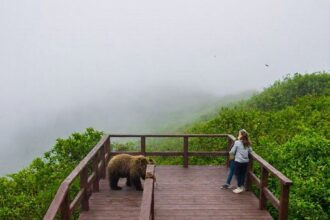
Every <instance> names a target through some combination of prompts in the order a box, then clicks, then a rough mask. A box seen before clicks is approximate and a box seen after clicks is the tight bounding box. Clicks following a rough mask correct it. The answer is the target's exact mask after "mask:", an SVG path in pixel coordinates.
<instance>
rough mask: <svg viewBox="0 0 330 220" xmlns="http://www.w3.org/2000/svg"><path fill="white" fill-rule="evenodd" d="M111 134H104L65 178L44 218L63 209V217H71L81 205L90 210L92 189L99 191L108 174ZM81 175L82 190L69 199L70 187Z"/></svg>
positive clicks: (53, 215) (52, 217)
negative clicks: (89, 170) (100, 181)
mask: <svg viewBox="0 0 330 220" xmlns="http://www.w3.org/2000/svg"><path fill="white" fill-rule="evenodd" d="M109 152H110V139H109V135H104V136H103V137H102V138H101V140H100V141H99V142H98V143H97V144H96V145H95V147H94V148H93V149H92V150H91V151H90V152H89V153H88V154H87V155H86V157H85V158H84V159H83V160H82V161H81V162H80V163H79V164H78V166H77V167H76V168H75V169H74V170H73V171H72V172H71V173H70V175H69V176H68V177H67V178H65V180H64V181H63V182H62V184H61V185H60V187H59V189H58V190H57V193H56V195H55V197H54V200H53V201H52V203H51V204H50V206H49V208H48V211H47V213H46V215H45V216H44V220H52V219H54V218H55V217H56V215H57V213H58V212H59V211H60V210H61V213H60V215H61V219H70V217H71V215H72V213H73V211H74V210H75V208H76V207H77V206H78V205H79V203H80V207H81V210H83V211H87V210H89V203H88V199H89V197H90V195H91V194H92V191H94V192H98V191H99V180H100V178H105V176H106V164H107V161H108V160H109V157H110V154H109ZM90 163H92V172H91V174H90V175H88V168H89V167H88V164H90ZM78 176H79V177H80V191H79V192H78V194H77V195H76V196H75V198H74V199H73V201H72V202H70V199H69V189H70V185H71V184H72V182H73V181H74V180H75V179H76V178H77V177H78ZM91 188H92V191H91V190H90V189H91Z"/></svg>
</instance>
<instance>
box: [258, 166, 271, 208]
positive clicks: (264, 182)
mask: <svg viewBox="0 0 330 220" xmlns="http://www.w3.org/2000/svg"><path fill="white" fill-rule="evenodd" d="M268 176H269V173H268V170H267V169H266V168H265V167H261V181H260V197H259V208H260V209H261V210H263V209H266V202H267V198H266V196H265V193H264V188H267V186H268Z"/></svg>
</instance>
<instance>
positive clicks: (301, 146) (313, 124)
mask: <svg viewBox="0 0 330 220" xmlns="http://www.w3.org/2000/svg"><path fill="white" fill-rule="evenodd" d="M240 128H245V129H246V130H248V131H249V132H250V135H251V138H252V141H253V148H254V150H255V151H256V152H257V153H258V154H260V155H261V156H262V157H263V158H264V159H266V160H267V161H269V162H270V163H271V164H272V165H273V166H274V167H276V168H277V169H279V170H280V171H281V172H283V173H284V174H285V175H286V176H288V177H289V178H290V179H292V180H293V182H294V185H293V186H292V188H291V193H290V216H289V217H290V219H329V218H330V209H329V207H330V190H329V186H330V167H329V166H330V157H329V154H330V141H329V139H330V132H329V131H330V75H329V74H328V73H313V74H307V75H300V74H295V75H294V76H288V77H286V78H285V79H283V80H281V81H277V82H275V83H274V84H273V85H272V86H271V87H269V88H267V89H265V90H264V91H263V92H262V93H260V94H258V95H256V96H254V97H252V98H251V99H250V100H248V101H246V102H242V103H240V104H238V105H236V106H235V107H230V108H229V107H228V108H222V109H221V110H220V111H219V114H218V115H217V116H216V117H214V118H213V119H211V120H207V121H204V122H201V123H196V124H194V125H193V126H192V127H190V128H189V129H187V130H186V132H187V133H232V134H236V133H237V131H238V130H239V129H240ZM204 144H207V143H204ZM270 186H271V188H272V190H273V191H275V192H277V193H278V192H279V189H278V184H276V181H275V180H272V181H271V184H270ZM273 215H274V217H276V212H273Z"/></svg>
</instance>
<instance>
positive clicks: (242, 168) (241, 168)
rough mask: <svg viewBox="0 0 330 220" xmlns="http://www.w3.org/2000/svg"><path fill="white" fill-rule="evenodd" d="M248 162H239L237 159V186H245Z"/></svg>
mask: <svg viewBox="0 0 330 220" xmlns="http://www.w3.org/2000/svg"><path fill="white" fill-rule="evenodd" d="M247 167H248V163H239V162H237V161H235V170H236V172H235V173H236V177H237V186H238V187H241V186H244V181H245V175H246V171H247Z"/></svg>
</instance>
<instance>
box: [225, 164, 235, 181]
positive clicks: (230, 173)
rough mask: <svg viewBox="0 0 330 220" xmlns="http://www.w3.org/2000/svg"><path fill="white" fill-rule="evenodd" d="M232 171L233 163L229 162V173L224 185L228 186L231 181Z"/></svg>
mask: <svg viewBox="0 0 330 220" xmlns="http://www.w3.org/2000/svg"><path fill="white" fill-rule="evenodd" d="M234 171H235V161H234V160H231V161H230V165H229V173H228V177H227V180H226V184H228V185H230V182H231V179H232V178H233V175H234Z"/></svg>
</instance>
